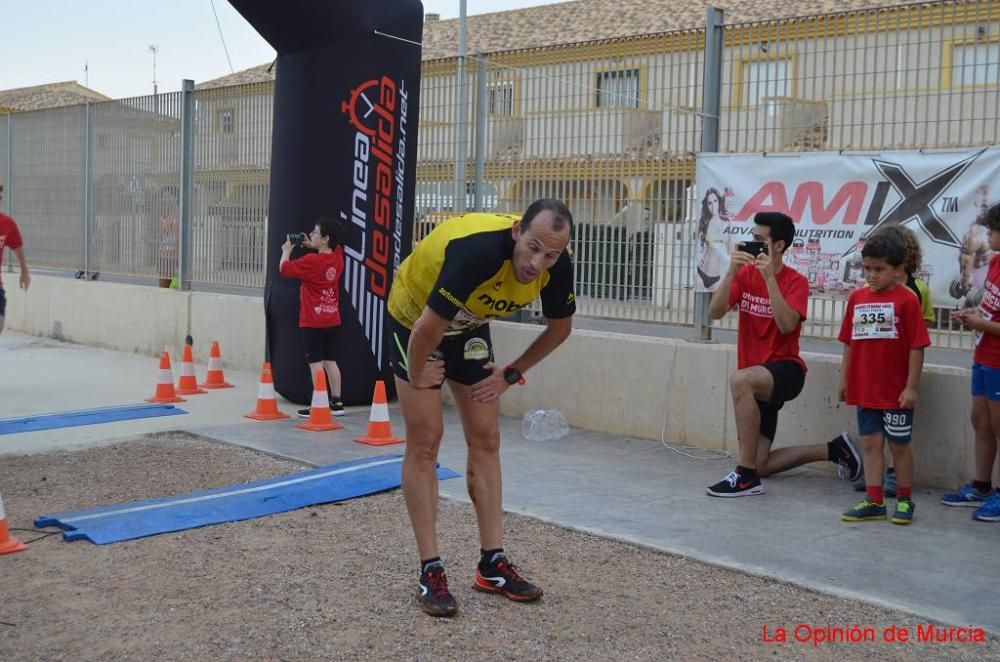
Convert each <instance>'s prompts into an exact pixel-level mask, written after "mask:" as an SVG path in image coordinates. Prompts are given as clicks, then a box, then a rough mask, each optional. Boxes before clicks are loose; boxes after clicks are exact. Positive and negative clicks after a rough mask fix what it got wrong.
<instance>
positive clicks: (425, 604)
mask: <svg viewBox="0 0 1000 662" xmlns="http://www.w3.org/2000/svg"><path fill="white" fill-rule="evenodd" d="M417 599H418V600H420V607H421V609H423V610H424V611H425V612H427V613H428V614H430V615H431V616H454V615H455V614H457V613H458V603H457V602H455V598H454V597H452V595H451V591H449V590H448V578H447V577H446V576H445V574H444V567H443V566H440V565H434V566H431V567H430V568H428V569H427V570H425V571H424V572H422V573H420V583H419V584H417Z"/></svg>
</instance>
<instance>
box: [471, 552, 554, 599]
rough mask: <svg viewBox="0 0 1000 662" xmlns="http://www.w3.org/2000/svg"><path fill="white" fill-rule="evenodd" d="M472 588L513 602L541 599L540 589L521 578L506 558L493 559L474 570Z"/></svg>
mask: <svg viewBox="0 0 1000 662" xmlns="http://www.w3.org/2000/svg"><path fill="white" fill-rule="evenodd" d="M472 588H474V589H476V590H477V591H483V592H484V593H499V594H500V595H502V596H504V597H506V598H508V599H510V600H513V601H515V602H534V601H535V600H537V599H538V598H540V597H542V589H540V588H538V587H537V586H535V585H534V584H532V583H531V582H529V581H528V580H527V579H525V578H524V577H522V576H521V575H520V574H519V573H518V572H517V568H516V567H514V564H513V563H511V562H510V561H508V560H507V557H506V556H500V557H499V558H495V559H494V560H493V561H492V562H491V563H490V564H489V565H487V566H482V565H480V566H479V567H477V568H476V582H475V584H473V585H472Z"/></svg>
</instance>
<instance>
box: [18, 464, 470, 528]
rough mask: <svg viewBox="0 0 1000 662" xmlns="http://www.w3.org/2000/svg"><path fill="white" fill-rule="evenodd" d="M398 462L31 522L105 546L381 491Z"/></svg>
mask: <svg viewBox="0 0 1000 662" xmlns="http://www.w3.org/2000/svg"><path fill="white" fill-rule="evenodd" d="M402 466H403V456H402V455H384V456H381V457H369V458H364V459H361V460H352V461H351V462H344V463H342V464H334V465H331V466H327V467H321V468H319V469H313V470H311V471H306V472H303V473H298V474H290V475H288V476H278V477H275V478H268V479H266V480H258V481H255V482H253V483H244V484H242V485H232V486H230V487H221V488H217V489H214V490H209V491H207V492H191V493H188V494H179V495H176V496H169V497H161V498H159V499H150V500H149V501H134V502H132V503H125V504H118V505H113V506H102V507H101V508H94V509H91V510H81V511H78V512H70V513H56V514H54V515H45V516H43V517H40V518H38V519H37V520H35V526H36V527H45V526H58V527H59V528H61V529H64V530H65V531H66V532H65V533H63V538H64V539H65V540H69V541H73V540H89V541H90V542H92V543H95V544H98V545H106V544H108V543H113V542H121V541H123V540H132V539H135V538H144V537H146V536H153V535H157V534H159V533H169V532H171V531H183V530H185V529H193V528H196V527H199V526H210V525H212V524H222V523H223V522H236V521H239V520H245V519H253V518H255V517H263V516H265V515H273V514H275V513H283V512H286V511H289V510H295V509H297V508H305V507H306V506H313V505H317V504H321V503H332V502H334V501H345V500H347V499H353V498H355V497H360V496H365V495H368V494H375V493H376V492H384V491H386V490H391V489H394V488H397V487H399V486H400V485H401V484H402ZM437 473H438V478H439V479H441V480H445V479H447V478H456V477H458V476H459V474H457V473H455V472H454V471H452V470H451V469H445V468H443V467H439V468H438V472H437Z"/></svg>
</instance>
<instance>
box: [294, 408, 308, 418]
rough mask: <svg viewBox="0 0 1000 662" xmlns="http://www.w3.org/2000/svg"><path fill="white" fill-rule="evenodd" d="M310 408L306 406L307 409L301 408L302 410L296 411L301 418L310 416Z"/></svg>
mask: <svg viewBox="0 0 1000 662" xmlns="http://www.w3.org/2000/svg"><path fill="white" fill-rule="evenodd" d="M310 409H311V408H310V407H306V408H305V409H300V410H298V411H297V412H295V413H296V414H298V417H299V418H309V410H310Z"/></svg>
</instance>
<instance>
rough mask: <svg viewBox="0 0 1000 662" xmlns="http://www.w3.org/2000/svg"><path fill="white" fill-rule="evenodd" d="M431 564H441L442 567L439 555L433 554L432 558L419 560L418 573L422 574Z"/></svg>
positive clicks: (442, 563)
mask: <svg viewBox="0 0 1000 662" xmlns="http://www.w3.org/2000/svg"><path fill="white" fill-rule="evenodd" d="M432 565H439V566H441V567H442V568H443V567H444V561H442V560H441V557H440V556H435V557H434V558H432V559H425V560H422V561H420V574H423V573H425V572H427V569H428V568H429V567H431V566H432Z"/></svg>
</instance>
